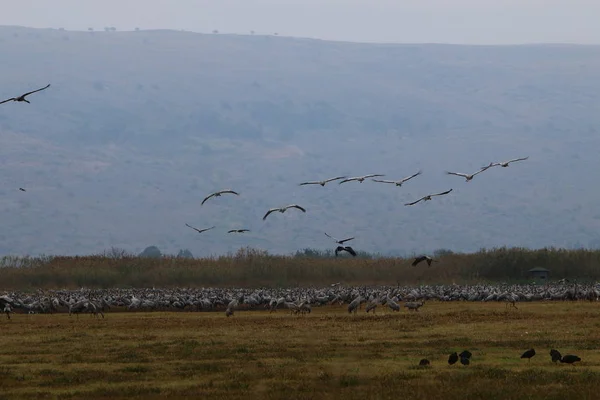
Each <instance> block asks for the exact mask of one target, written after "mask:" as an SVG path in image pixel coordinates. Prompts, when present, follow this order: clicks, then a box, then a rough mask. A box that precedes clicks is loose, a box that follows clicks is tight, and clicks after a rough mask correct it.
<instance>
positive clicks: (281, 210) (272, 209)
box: [263, 204, 306, 221]
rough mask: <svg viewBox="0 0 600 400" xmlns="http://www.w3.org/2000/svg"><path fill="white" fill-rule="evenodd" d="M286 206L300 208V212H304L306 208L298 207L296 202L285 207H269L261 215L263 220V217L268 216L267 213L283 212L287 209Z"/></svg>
mask: <svg viewBox="0 0 600 400" xmlns="http://www.w3.org/2000/svg"><path fill="white" fill-rule="evenodd" d="M288 208H297V209H298V210H300V211H302V212H306V209H304V208H302V207H300V206H299V205H298V204H290V205H289V206H285V207H281V208H271V209H269V211H267V213H266V214H265V216H264V217H263V221H264V220H265V219H267V217H268V216H269V214H271V213H272V212H275V211H279V212H280V213H284V212H285V210H287V209H288Z"/></svg>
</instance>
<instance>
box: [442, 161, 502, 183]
mask: <svg viewBox="0 0 600 400" xmlns="http://www.w3.org/2000/svg"><path fill="white" fill-rule="evenodd" d="M492 166H493V164H492V163H490V165H488V166H487V167H483V168H481V169H480V170H479V171H477V172H475V173H473V174H463V173H461V172H449V171H446V174H448V175H456V176H462V177H463V178H465V179H466V181H467V182H469V181H471V180H472V179H473V178H475V176H476V175H478V174H480V173H482V172H483V171H486V170H488V169H490V168H491V167H492Z"/></svg>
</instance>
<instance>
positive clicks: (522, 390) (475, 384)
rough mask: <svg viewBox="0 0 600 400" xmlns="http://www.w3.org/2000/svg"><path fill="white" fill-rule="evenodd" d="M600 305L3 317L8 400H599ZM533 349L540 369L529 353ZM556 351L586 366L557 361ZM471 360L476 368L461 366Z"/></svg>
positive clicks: (2, 394)
mask: <svg viewBox="0 0 600 400" xmlns="http://www.w3.org/2000/svg"><path fill="white" fill-rule="evenodd" d="M599 307H600V305H598V304H597V303H589V302H539V303H521V304H519V309H518V310H515V309H506V307H505V304H503V303H493V304H492V303H467V302H456V303H439V302H428V303H426V304H425V306H424V307H423V308H422V309H421V311H420V312H408V311H406V310H405V309H403V310H402V311H401V312H400V313H392V312H391V311H390V310H389V309H386V310H385V311H384V310H382V309H381V308H380V309H379V311H378V313H377V314H376V315H370V314H369V315H367V314H365V312H364V306H363V307H362V310H361V311H360V312H359V313H358V314H357V315H349V314H348V313H347V311H346V307H345V306H325V307H320V308H315V309H313V312H312V314H309V315H290V314H289V313H287V312H286V311H282V310H279V311H277V312H276V313H274V314H269V313H268V312H267V311H245V312H236V314H235V315H234V316H233V317H231V318H226V317H225V316H224V314H223V313H222V312H218V313H216V312H215V313H208V312H204V313H198V312H153V313H142V312H113V313H110V312H109V313H107V314H106V318H105V319H95V318H93V317H91V316H89V315H81V316H80V317H79V318H77V317H76V316H71V317H70V316H69V315H67V314H55V315H41V314H38V315H27V314H16V315H13V318H12V319H11V320H10V321H9V320H6V319H3V320H0V327H1V329H2V336H1V337H2V342H1V343H2V345H1V346H0V388H1V389H2V390H1V391H0V398H2V399H4V398H6V399H32V398H60V399H63V398H86V399H97V398H103V399H120V398H123V399H125V398H143V399H155V398H183V397H191V398H223V399H237V398H244V399H247V398H261V399H270V398H277V399H279V398H281V399H300V398H302V399H315V398H319V399H322V398H326V399H339V398H344V399H355V398H356V399H387V398H389V399H392V398H393V399H398V398H403V399H445V400H446V399H461V400H462V399H465V398H469V399H525V398H526V399H579V400H581V399H596V398H598V395H599V394H598V393H599V392H600V354H599V353H598V350H597V349H598V347H599V346H600V329H599V327H600V320H599V319H598V316H599V314H600V313H599ZM530 347H534V348H535V349H536V351H537V353H538V354H537V355H536V356H535V357H534V358H533V359H532V360H531V362H530V363H529V362H527V361H526V360H521V359H520V358H519V356H520V354H521V353H522V352H523V351H525V350H527V349H529V348H530ZM551 348H557V349H558V350H560V351H561V352H562V353H563V355H564V354H576V355H579V356H580V357H581V358H582V359H583V361H582V362H581V363H579V365H567V364H560V363H559V364H553V363H552V362H551V361H550V356H549V355H548V352H549V350H550V349H551ZM464 349H468V350H470V351H471V352H472V353H473V358H472V362H471V365H469V366H463V365H460V363H457V364H455V365H453V366H449V365H448V364H447V357H448V354H449V353H451V352H452V351H459V352H460V351H462V350H464ZM421 358H428V359H429V360H430V361H431V364H432V365H431V367H425V368H422V367H418V366H417V364H418V362H419V360H420V359H421Z"/></svg>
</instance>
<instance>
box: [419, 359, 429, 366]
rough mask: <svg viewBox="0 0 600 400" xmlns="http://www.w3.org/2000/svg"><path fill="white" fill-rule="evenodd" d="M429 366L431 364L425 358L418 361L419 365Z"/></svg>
mask: <svg viewBox="0 0 600 400" xmlns="http://www.w3.org/2000/svg"><path fill="white" fill-rule="evenodd" d="M429 364H431V363H430V362H429V360H428V359H426V358H423V359H422V360H421V361H419V365H429Z"/></svg>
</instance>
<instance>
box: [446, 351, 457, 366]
mask: <svg viewBox="0 0 600 400" xmlns="http://www.w3.org/2000/svg"><path fill="white" fill-rule="evenodd" d="M457 361H458V354H456V352H454V353H452V354H450V357H448V364H450V365H454V364H456V362H457Z"/></svg>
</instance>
